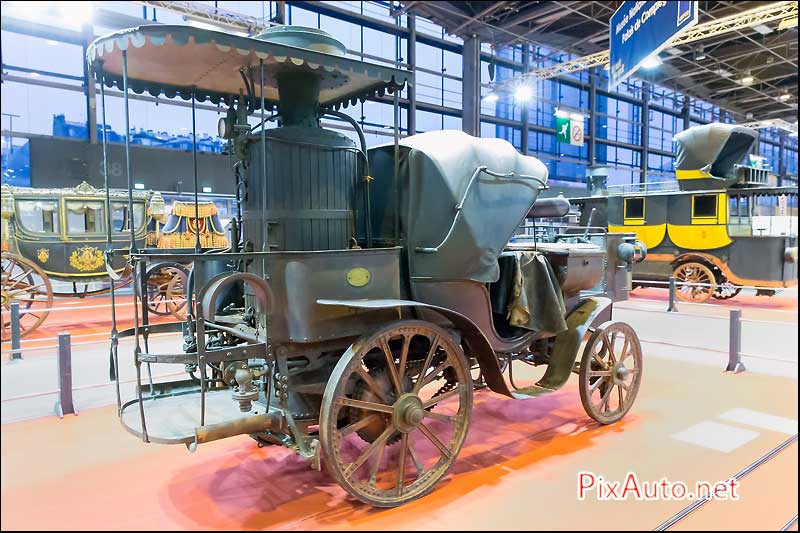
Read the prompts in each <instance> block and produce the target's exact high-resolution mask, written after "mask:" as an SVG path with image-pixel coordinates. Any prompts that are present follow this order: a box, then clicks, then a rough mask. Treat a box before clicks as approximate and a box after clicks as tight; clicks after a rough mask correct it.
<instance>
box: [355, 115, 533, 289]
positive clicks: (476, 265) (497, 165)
mask: <svg viewBox="0 0 800 533" xmlns="http://www.w3.org/2000/svg"><path fill="white" fill-rule="evenodd" d="M393 151H394V145H393V144H386V145H382V146H378V147H375V148H373V149H371V151H370V152H371V153H370V160H371V162H372V170H373V174H374V175H375V181H374V182H373V186H374V188H375V189H377V190H376V191H375V194H374V197H373V198H374V201H375V203H376V204H377V205H375V206H374V207H373V221H374V223H375V224H376V225H377V227H376V228H375V234H376V235H381V234H386V233H387V229H386V228H388V227H391V224H392V219H393V217H394V200H393V197H394V195H393V193H392V190H393V189H392V181H393V172H394V169H393V167H392V164H393ZM400 151H401V154H400V158H401V159H400V167H399V183H398V189H399V196H400V206H401V208H400V211H399V215H398V218H399V219H400V225H401V228H402V233H403V234H405V235H406V236H407V239H408V248H409V254H411V255H412V261H411V264H412V267H411V268H412V273H411V274H412V275H413V276H420V277H429V278H437V279H472V280H475V281H480V282H487V283H488V282H494V281H497V279H498V277H499V274H500V271H499V268H498V264H497V257H498V256H499V255H500V252H502V251H503V248H504V247H505V246H506V244H507V243H508V240H509V239H510V238H511V236H512V235H513V234H514V231H515V230H516V229H517V227H519V225H520V223H521V222H522V220H523V219H524V218H525V216H526V215H527V214H528V211H529V210H530V209H531V206H532V205H533V202H535V201H536V198H537V196H538V195H539V191H540V190H541V189H542V188H543V187H544V184H545V183H546V182H547V167H545V165H544V164H543V163H542V162H541V161H539V160H538V159H536V158H534V157H529V156H524V155H522V154H520V153H519V152H517V150H516V149H515V148H514V146H512V145H511V143H509V142H508V141H506V140H503V139H485V138H478V137H472V136H471V135H467V134H466V133H464V132H462V131H456V130H445V131H431V132H427V133H421V134H419V135H414V136H412V137H407V138H405V139H402V140H401V141H400ZM479 169H485V170H479ZM458 206H461V207H460V209H459V207H458ZM376 219H377V220H376ZM437 246H438V250H436V251H433V250H432V249H433V248H437Z"/></svg>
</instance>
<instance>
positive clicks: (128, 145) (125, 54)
mask: <svg viewBox="0 0 800 533" xmlns="http://www.w3.org/2000/svg"><path fill="white" fill-rule="evenodd" d="M122 96H123V99H124V101H125V172H126V173H127V177H128V226H129V228H130V230H131V248H130V251H131V253H132V254H133V253H136V252H137V250H136V230H135V228H134V227H133V174H132V173H131V142H130V139H131V124H130V120H131V119H130V107H129V103H130V100H129V98H128V51H127V50H123V51H122ZM104 134H105V132H104Z"/></svg>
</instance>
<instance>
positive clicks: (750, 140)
mask: <svg viewBox="0 0 800 533" xmlns="http://www.w3.org/2000/svg"><path fill="white" fill-rule="evenodd" d="M757 140H758V132H757V131H755V130H752V129H749V128H744V127H741V126H734V125H731V124H720V123H712V124H706V125H702V126H694V127H691V128H689V129H687V130H686V131H683V132H681V133H678V134H677V135H676V136H675V143H676V146H677V155H676V160H675V174H676V177H677V183H674V182H673V183H666V184H665V183H659V184H650V183H644V184H641V185H639V186H631V187H623V188H614V187H609V188H608V191H604V190H603V188H602V187H600V188H599V190H598V189H596V192H598V193H599V194H596V195H594V196H590V197H584V198H574V199H571V200H570V201H571V202H572V203H573V204H574V205H575V206H576V207H577V208H578V209H579V210H580V211H581V223H583V224H585V223H588V221H589V219H590V218H591V219H592V221H593V223H595V224H599V225H602V226H606V225H607V226H608V229H609V231H633V232H635V233H636V235H637V236H638V238H639V239H640V240H641V242H642V243H644V245H645V246H646V247H647V249H648V254H647V259H646V260H645V261H643V262H642V263H639V264H637V265H636V266H635V268H634V276H635V278H636V280H640V281H642V282H645V283H646V282H651V283H652V282H656V284H658V283H661V286H664V284H665V283H666V282H667V281H668V280H669V278H670V276H674V277H675V280H676V282H677V285H678V291H677V295H678V297H679V298H680V299H682V300H684V301H691V302H704V301H706V300H708V299H709V298H711V297H714V298H717V299H723V300H724V299H728V298H733V297H734V296H736V295H737V294H739V292H740V291H741V290H742V286H756V287H759V288H760V289H759V292H760V293H761V294H769V295H772V294H774V293H775V290H777V289H781V288H785V287H790V286H793V285H796V284H797V187H776V186H771V185H769V183H768V174H769V172H768V171H767V170H763V169H758V168H752V167H749V166H743V165H739V163H741V161H742V159H743V158H744V157H745V155H746V154H747V153H748V152H749V151H750V149H751V148H752V146H753V144H754V143H755V142H756V141H757ZM665 185H666V186H665Z"/></svg>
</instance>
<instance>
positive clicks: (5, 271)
mask: <svg viewBox="0 0 800 533" xmlns="http://www.w3.org/2000/svg"><path fill="white" fill-rule="evenodd" d="M0 263H2V274H1V275H0V304H2V308H3V313H2V314H3V330H2V331H3V333H2V337H3V340H8V339H10V338H11V304H12V303H13V302H17V303H19V310H20V321H19V329H20V336H22V337H24V336H26V335H29V334H31V333H32V332H33V331H34V330H35V329H36V328H38V327H39V326H40V325H41V324H42V322H44V319H45V318H47V314H48V311H46V310H43V311H37V309H50V308H51V307H52V306H53V288H52V286H51V285H50V279H49V278H48V277H47V274H46V273H45V272H44V271H43V270H42V269H41V268H40V267H39V265H37V264H36V263H34V262H33V261H29V260H27V259H25V258H24V257H22V256H19V255H17V254H12V253H9V252H3V253H2V255H0ZM23 311H27V312H24V313H23Z"/></svg>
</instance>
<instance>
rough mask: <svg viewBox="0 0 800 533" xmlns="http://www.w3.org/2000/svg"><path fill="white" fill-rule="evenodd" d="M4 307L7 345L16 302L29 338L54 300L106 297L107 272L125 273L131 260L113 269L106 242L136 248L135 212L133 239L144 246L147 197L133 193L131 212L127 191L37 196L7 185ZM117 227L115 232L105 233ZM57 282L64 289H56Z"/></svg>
mask: <svg viewBox="0 0 800 533" xmlns="http://www.w3.org/2000/svg"><path fill="white" fill-rule="evenodd" d="M0 194H2V206H3V207H2V217H3V236H2V283H1V284H0V285H1V286H2V305H3V338H4V339H5V338H6V337H7V334H8V330H9V328H10V312H9V311H10V307H11V303H13V302H18V303H19V304H20V310H21V311H28V312H27V313H23V314H22V315H21V319H20V330H21V331H20V333H21V334H22V335H23V336H24V335H27V334H29V333H30V332H32V331H33V330H34V329H36V328H37V327H38V326H39V325H40V324H41V323H42V322H43V321H44V320H45V318H47V314H48V312H47V311H46V309H49V308H50V307H52V304H53V298H54V297H64V296H77V297H84V296H90V295H95V294H100V293H102V292H106V291H108V287H107V286H101V287H98V282H101V283H102V282H105V281H108V271H107V269H108V268H110V269H112V270H113V271H114V272H115V273H117V274H121V273H122V271H123V270H124V268H125V265H126V261H125V259H124V258H123V257H117V258H114V261H113V263H112V264H111V265H107V263H106V261H105V259H104V256H103V252H104V250H105V249H106V245H107V242H108V241H109V240H110V241H111V243H113V244H114V245H117V246H122V245H126V244H129V243H130V239H131V234H130V230H129V226H130V219H131V216H130V213H131V212H132V213H133V217H132V218H133V223H134V227H137V228H138V229H137V230H136V231H135V232H134V235H133V238H134V239H135V240H136V242H137V243H138V244H139V245H140V246H141V245H143V244H144V240H145V234H144V225H145V220H146V217H147V207H148V206H147V200H148V195H147V193H145V192H144V191H136V192H135V193H133V194H132V202H131V203H130V205H131V206H132V210H129V203H128V193H127V191H115V190H110V191H108V193H106V191H105V190H103V189H95V188H94V187H92V186H91V185H89V184H88V183H86V182H83V183H81V184H80V185H78V186H76V187H71V188H65V189H35V188H30V187H12V186H10V185H3V187H2V191H0ZM109 226H110V227H111V228H112V230H111V232H108V231H107V228H108V227H109ZM51 279H52V280H57V281H60V282H64V283H62V284H61V285H60V286H59V285H57V286H55V287H54V286H53V283H52V282H51Z"/></svg>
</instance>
